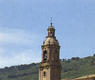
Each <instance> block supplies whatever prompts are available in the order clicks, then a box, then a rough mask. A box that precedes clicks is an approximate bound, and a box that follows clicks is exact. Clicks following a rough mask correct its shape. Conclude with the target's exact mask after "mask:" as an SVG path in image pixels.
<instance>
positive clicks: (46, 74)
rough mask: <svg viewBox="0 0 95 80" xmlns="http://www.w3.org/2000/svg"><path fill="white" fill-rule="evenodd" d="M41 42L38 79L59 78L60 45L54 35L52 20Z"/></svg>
mask: <svg viewBox="0 0 95 80" xmlns="http://www.w3.org/2000/svg"><path fill="white" fill-rule="evenodd" d="M47 31H48V35H47V36H46V40H45V41H44V42H43V45H42V46H41V47H42V61H41V63H40V65H39V80H61V63H60V58H59V57H60V45H59V42H58V40H57V39H56V36H55V28H54V27H53V26H52V22H51V24H50V26H49V27H48V29H47Z"/></svg>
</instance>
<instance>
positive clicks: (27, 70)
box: [0, 55, 95, 80]
mask: <svg viewBox="0 0 95 80" xmlns="http://www.w3.org/2000/svg"><path fill="white" fill-rule="evenodd" d="M61 64H62V75H61V78H76V77H80V76H85V75H89V74H95V55H94V56H89V57H85V58H79V57H73V58H71V59H68V60H66V59H63V60H61ZM38 65H39V63H32V64H29V65H19V66H12V67H5V68H4V69H0V80H38Z"/></svg>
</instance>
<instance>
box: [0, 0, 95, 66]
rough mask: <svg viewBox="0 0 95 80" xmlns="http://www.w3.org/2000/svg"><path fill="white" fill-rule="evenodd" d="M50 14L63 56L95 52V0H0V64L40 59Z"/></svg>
mask: <svg viewBox="0 0 95 80" xmlns="http://www.w3.org/2000/svg"><path fill="white" fill-rule="evenodd" d="M50 17H53V26H54V27H55V29H56V37H57V39H58V40H59V43H60V45H61V50H60V54H61V55H60V58H61V59H63V58H66V59H68V58H71V57H86V56H92V55H93V54H94V53H95V0H0V67H5V66H12V65H18V64H29V63H32V62H40V61H41V45H42V43H43V40H45V37H46V35H47V28H48V26H49V25H50Z"/></svg>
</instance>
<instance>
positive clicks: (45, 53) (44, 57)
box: [43, 50, 47, 60]
mask: <svg viewBox="0 0 95 80" xmlns="http://www.w3.org/2000/svg"><path fill="white" fill-rule="evenodd" d="M43 60H47V51H46V50H45V51H44V52H43Z"/></svg>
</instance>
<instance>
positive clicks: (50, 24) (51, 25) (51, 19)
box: [50, 17, 52, 26]
mask: <svg viewBox="0 0 95 80" xmlns="http://www.w3.org/2000/svg"><path fill="white" fill-rule="evenodd" d="M50 22H51V23H50V25H51V26H52V17H51V20H50Z"/></svg>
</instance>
